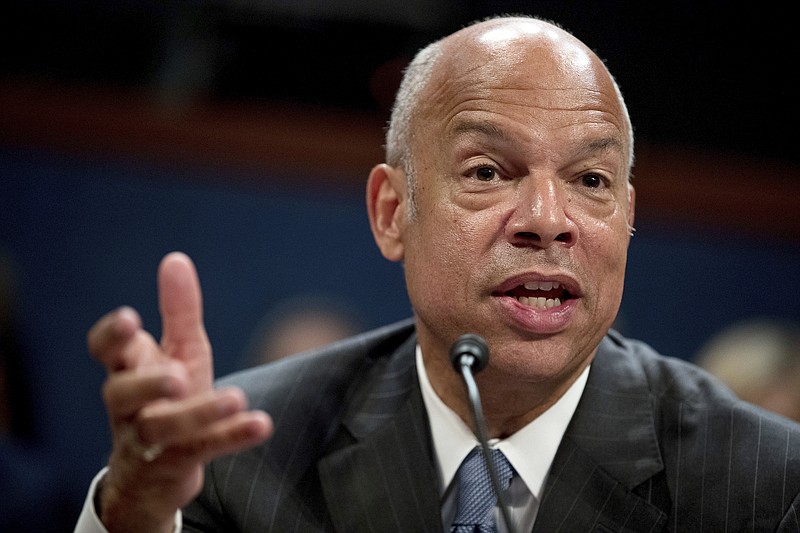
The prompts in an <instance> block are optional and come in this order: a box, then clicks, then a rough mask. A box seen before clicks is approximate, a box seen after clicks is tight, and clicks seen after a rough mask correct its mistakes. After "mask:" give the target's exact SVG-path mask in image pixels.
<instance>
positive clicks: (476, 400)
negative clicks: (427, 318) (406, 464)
mask: <svg viewBox="0 0 800 533" xmlns="http://www.w3.org/2000/svg"><path fill="white" fill-rule="evenodd" d="M450 360H451V361H452V362H453V367H454V368H455V369H456V372H459V373H460V374H461V376H462V377H463V378H464V383H465V384H466V385H467V395H468V396H469V405H470V407H471V408H472V419H473V420H474V422H475V436H476V437H478V442H480V443H481V449H482V450H483V459H484V461H486V466H487V468H488V470H489V477H490V478H491V481H492V487H493V488H494V493H495V494H496V495H497V503H498V505H499V506H500V511H501V513H502V515H503V520H504V521H505V523H506V529H507V530H508V531H509V533H513V531H514V527H513V525H512V522H511V516H510V515H509V511H508V506H507V505H506V502H505V491H503V490H501V489H500V481H498V478H497V470H496V469H495V467H494V461H492V460H491V451H490V449H489V438H488V436H487V432H486V421H485V420H484V418H483V408H482V407H481V397H480V394H479V393H478V384H477V383H475V377H474V376H473V374H472V373H473V371H474V372H475V373H478V372H480V371H481V370H483V369H484V368H486V367H487V366H488V364H489V347H488V346H487V345H486V341H485V340H483V337H481V336H480V335H477V334H475V333H465V334H464V335H462V336H460V337H459V338H458V339H456V342H454V343H453V345H452V346H451V347H450Z"/></svg>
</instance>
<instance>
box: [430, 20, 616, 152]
mask: <svg viewBox="0 0 800 533" xmlns="http://www.w3.org/2000/svg"><path fill="white" fill-rule="evenodd" d="M470 30H471V31H470ZM462 32H463V33H462ZM462 32H459V33H456V34H454V35H453V36H452V37H450V38H448V39H447V40H445V41H444V43H443V49H442V52H443V53H442V54H441V55H440V57H439V60H438V63H437V65H436V66H435V68H434V70H433V72H432V76H431V78H430V82H429V84H428V87H427V90H426V91H424V95H423V98H422V102H421V108H420V116H424V117H426V118H427V119H428V120H427V121H426V124H428V125H429V127H430V129H433V130H436V129H438V128H436V126H437V125H438V126H444V127H445V128H447V125H448V124H451V122H452V121H453V120H454V118H455V117H457V116H459V115H461V114H463V113H475V112H486V113H488V114H489V115H494V116H506V117H513V118H514V119H517V120H520V121H523V122H525V123H531V122H533V123H537V124H545V125H547V126H549V127H551V128H563V127H569V126H571V125H581V124H582V125H591V126H592V127H607V126H610V127H611V128H614V129H617V130H618V132H619V133H620V135H621V136H622V137H625V135H624V132H625V131H626V124H625V120H624V113H623V110H622V108H621V103H620V101H619V98H618V95H617V92H616V90H615V88H614V86H613V82H612V80H611V77H610V75H609V74H608V72H607V71H606V70H605V67H604V66H603V64H602V62H601V61H600V60H599V58H597V56H596V55H595V54H594V53H593V52H591V50H589V49H588V48H586V47H585V46H584V45H583V44H582V43H581V42H580V41H578V40H577V39H575V38H574V37H572V36H571V35H569V34H568V33H566V32H564V31H562V30H560V29H558V28H555V27H554V26H551V25H548V24H544V23H538V21H531V22H521V23H501V24H496V25H488V26H487V27H486V28H479V29H475V28H472V29H468V30H467V31H464V30H462ZM439 133H442V132H441V131H439Z"/></svg>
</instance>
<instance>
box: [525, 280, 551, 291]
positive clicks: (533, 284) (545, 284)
mask: <svg viewBox="0 0 800 533" xmlns="http://www.w3.org/2000/svg"><path fill="white" fill-rule="evenodd" d="M523 286H524V287H525V288H526V289H528V290H529V291H550V290H553V289H557V288H558V287H559V286H560V285H559V283H558V282H557V281H529V282H527V283H524V284H523Z"/></svg>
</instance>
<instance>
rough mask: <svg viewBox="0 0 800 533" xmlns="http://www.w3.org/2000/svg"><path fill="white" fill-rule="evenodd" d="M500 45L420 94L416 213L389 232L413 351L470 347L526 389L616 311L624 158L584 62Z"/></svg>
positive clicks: (595, 70) (594, 69)
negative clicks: (424, 96)
mask: <svg viewBox="0 0 800 533" xmlns="http://www.w3.org/2000/svg"><path fill="white" fill-rule="evenodd" d="M509 44H513V43H509V42H504V41H502V39H501V40H500V42H499V43H490V46H488V47H485V48H483V49H481V50H480V51H479V53H478V56H477V57H473V56H474V55H475V53H474V51H473V52H459V53H458V55H457V59H455V60H453V61H451V69H450V71H449V72H446V73H444V74H443V75H440V76H437V77H436V78H435V79H434V80H433V81H432V82H431V85H430V87H429V90H428V95H429V97H430V98H429V100H428V102H429V103H427V104H426V107H425V112H424V115H423V116H422V118H421V119H420V120H418V121H417V122H416V128H417V129H416V130H415V135H416V140H415V143H414V161H415V166H414V169H415V180H416V192H415V194H416V205H417V214H416V216H414V217H412V218H410V217H408V216H407V214H405V213H404V214H402V215H401V221H400V224H399V227H400V228H401V240H402V246H403V260H404V264H405V273H406V280H407V284H408V291H409V295H410V299H411V302H412V304H413V307H414V310H415V313H416V315H417V322H418V338H419V341H420V343H421V345H422V347H423V352H424V353H426V354H428V355H429V356H433V357H437V358H439V357H443V358H446V357H447V356H446V353H447V351H448V350H449V346H450V345H451V343H452V342H453V341H454V340H455V339H456V338H457V337H458V336H459V335H461V334H463V333H467V332H473V333H479V334H481V335H483V336H484V337H485V338H486V340H487V343H488V345H489V348H490V351H491V353H492V362H491V364H492V366H493V367H494V368H495V370H499V371H500V372H502V373H503V374H509V375H513V376H514V377H515V378H516V379H522V380H524V381H532V382H536V381H542V380H548V379H553V378H558V377H564V376H566V375H567V374H574V373H575V372H576V371H577V370H578V369H580V368H582V367H583V364H584V362H585V361H587V360H588V359H589V358H590V357H591V356H593V354H594V350H595V348H596V346H597V344H598V342H599V341H600V339H601V338H602V336H603V335H604V334H605V332H606V331H607V329H608V328H609V327H610V325H611V323H612V322H613V320H614V317H615V315H616V313H617V310H618V308H619V303H620V300H621V297H622V288H623V279H624V272H625V263H626V253H627V246H628V240H629V224H632V221H633V216H632V208H633V206H632V189H630V188H629V184H628V166H627V154H628V150H629V146H628V136H627V130H626V129H625V126H624V124H625V122H624V120H623V114H622V110H621V109H620V107H619V103H618V100H617V97H616V94H615V92H614V91H613V88H612V85H611V84H610V81H609V80H608V78H607V77H606V76H605V74H604V73H602V72H601V70H600V69H599V67H598V65H596V64H595V63H593V62H592V61H591V60H590V59H589V55H588V54H587V53H586V52H585V51H583V50H581V49H580V48H578V47H575V46H573V47H569V46H565V47H563V48H564V50H560V52H563V53H559V54H555V55H554V54H552V53H549V52H546V51H543V50H542V49H537V50H528V51H522V52H520V50H519V48H516V49H513V50H512V49H510V48H509V49H508V50H505V49H504V47H507V46H508V45H509ZM487 50H488V52H487ZM481 54H482V55H481Z"/></svg>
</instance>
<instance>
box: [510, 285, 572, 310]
mask: <svg viewBox="0 0 800 533" xmlns="http://www.w3.org/2000/svg"><path fill="white" fill-rule="evenodd" d="M504 294H505V295H506V296H510V297H512V298H516V300H517V301H518V302H519V303H521V304H522V305H525V306H528V307H532V308H534V309H550V308H552V307H558V306H560V305H561V304H563V303H564V302H566V301H567V300H569V299H571V298H573V296H572V294H570V292H569V291H568V290H567V289H566V288H564V286H563V285H561V284H560V283H558V282H557V281H528V282H525V283H523V284H522V285H518V286H516V287H514V288H513V289H511V290H508V291H505V293H504Z"/></svg>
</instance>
